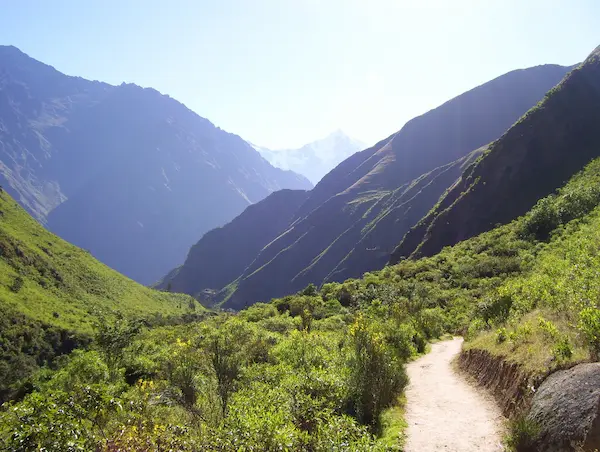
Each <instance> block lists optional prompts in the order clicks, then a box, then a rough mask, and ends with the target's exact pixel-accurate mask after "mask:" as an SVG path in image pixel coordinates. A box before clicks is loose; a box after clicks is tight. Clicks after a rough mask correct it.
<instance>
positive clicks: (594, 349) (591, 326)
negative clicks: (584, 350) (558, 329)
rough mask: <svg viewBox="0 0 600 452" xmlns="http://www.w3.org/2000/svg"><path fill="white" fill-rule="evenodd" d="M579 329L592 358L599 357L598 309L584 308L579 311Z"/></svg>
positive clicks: (599, 320)
mask: <svg viewBox="0 0 600 452" xmlns="http://www.w3.org/2000/svg"><path fill="white" fill-rule="evenodd" d="M578 327H579V330H580V331H581V332H582V333H583V335H584V336H585V338H586V340H587V342H588V344H589V347H590V354H591V356H592V359H594V360H596V361H597V360H599V359H600V309H598V308H585V309H583V310H582V311H581V312H580V313H579V325H578Z"/></svg>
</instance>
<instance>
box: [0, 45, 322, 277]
mask: <svg viewBox="0 0 600 452" xmlns="http://www.w3.org/2000/svg"><path fill="white" fill-rule="evenodd" d="M0 184H2V185H4V187H5V188H6V189H7V191H8V192H9V193H10V194H11V195H13V196H14V197H15V198H16V199H17V200H18V201H19V202H20V203H21V204H22V205H23V206H24V207H25V208H27V209H28V210H29V211H30V212H31V213H32V214H33V215H34V216H35V217H36V218H37V219H38V220H39V221H41V222H43V223H45V224H46V225H47V227H48V228H49V229H50V230H52V231H53V232H55V233H57V234H59V235H61V236H62V237H63V238H65V239H66V240H68V241H70V242H72V243H74V244H76V245H78V246H81V247H83V248H86V249H88V250H90V251H91V252H92V253H93V254H94V255H95V256H96V257H97V258H99V259H100V260H102V261H103V262H105V263H106V264H108V265H110V266H111V267H113V268H115V269H117V270H119V271H121V272H122V273H124V274H126V275H127V276H130V277H132V278H134V279H136V280H138V281H140V282H143V283H152V282H154V281H156V280H158V279H159V278H160V277H161V276H163V275H164V274H165V273H166V272H167V271H169V270H170V269H172V268H173V267H175V266H176V265H178V264H180V263H181V262H183V260H184V258H185V255H186V253H187V251H188V250H189V248H190V246H191V245H192V244H193V243H195V241H197V239H198V237H199V236H202V234H203V233H204V232H206V231H209V230H210V229H212V228H214V227H217V226H219V225H221V224H224V223H226V222H227V221H229V220H231V219H232V218H234V217H235V216H236V215H238V214H239V213H241V212H242V211H243V210H244V209H245V208H246V207H248V206H249V205H250V204H252V203H254V202H258V201H260V200H261V199H263V198H265V197H266V196H268V195H269V194H270V193H271V192H273V191H276V190H280V189H283V188H294V189H309V188H311V184H310V182H309V181H308V180H306V179H305V178H304V177H302V176H299V175H297V174H295V173H293V172H291V171H283V170H281V169H278V168H274V167H273V166H272V165H270V164H269V163H268V162H267V161H266V160H264V159H263V158H262V157H261V156H260V154H259V153H258V152H257V151H256V150H254V149H253V148H252V147H251V146H250V145H248V144H247V143H246V142H245V141H244V140H243V139H241V138H240V137H238V136H237V135H233V134H230V133H227V132H225V131H223V130H221V129H219V128H217V127H215V126H214V125H213V124H212V123H211V122H210V121H208V120H206V119H204V118H201V117H200V116H198V115H196V114H195V113H194V112H192V111H190V110H189V109H187V108H186V107H185V106H184V105H182V104H181V103H179V102H177V101H175V100H174V99H171V98H170V97H168V96H165V95H162V94H160V93H159V92H157V91H155V90H152V89H143V88H140V87H138V86H136V85H126V84H123V85H121V86H111V85H108V84H105V83H100V82H92V81H88V80H84V79H82V78H77V77H69V76H65V75H64V74H61V73H60V72H58V71H56V70H55V69H54V68H52V67H50V66H47V65H44V64H42V63H40V62H38V61H36V60H34V59H32V58H29V57H28V56H27V55H25V54H23V53H22V52H20V51H19V50H18V49H16V48H14V47H0Z"/></svg>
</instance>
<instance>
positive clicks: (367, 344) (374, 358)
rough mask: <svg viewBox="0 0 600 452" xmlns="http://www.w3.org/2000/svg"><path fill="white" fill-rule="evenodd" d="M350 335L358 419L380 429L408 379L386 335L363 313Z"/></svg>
mask: <svg viewBox="0 0 600 452" xmlns="http://www.w3.org/2000/svg"><path fill="white" fill-rule="evenodd" d="M350 336H351V338H352V343H353V348H354V350H353V354H352V358H351V362H350V370H351V380H350V381H351V383H350V384H351V388H352V389H351V390H352V393H353V399H354V409H355V412H356V416H357V418H358V420H359V421H360V422H362V423H363V424H365V425H369V426H371V427H372V428H374V429H375V430H377V428H378V427H379V420H380V415H381V413H382V411H383V410H384V409H385V408H387V407H388V406H390V405H391V404H392V403H394V401H395V400H396V398H397V396H398V395H399V394H400V392H401V391H402V390H403V389H404V387H405V386H406V384H407V383H408V377H407V376H406V373H405V370H404V367H403V366H402V364H401V363H400V362H398V360H397V359H396V358H395V356H394V353H393V351H392V350H391V349H390V347H389V346H387V345H386V343H385V338H384V336H383V334H382V333H381V332H379V331H377V328H376V327H375V326H374V325H373V324H372V323H371V322H369V321H368V320H367V319H365V318H364V317H363V316H362V314H360V313H359V314H358V316H357V318H356V321H355V322H354V324H353V325H352V326H351V327H350Z"/></svg>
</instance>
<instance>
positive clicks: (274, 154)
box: [255, 130, 367, 184]
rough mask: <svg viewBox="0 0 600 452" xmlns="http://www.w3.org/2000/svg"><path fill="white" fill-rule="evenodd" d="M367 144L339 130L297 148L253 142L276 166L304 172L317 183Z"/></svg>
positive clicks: (300, 172) (303, 173)
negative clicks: (263, 145) (275, 146)
mask: <svg viewBox="0 0 600 452" xmlns="http://www.w3.org/2000/svg"><path fill="white" fill-rule="evenodd" d="M366 147H367V146H366V145H365V144H364V143H361V142H360V141H358V140H354V139H352V138H350V137H349V136H348V135H346V134H345V133H344V132H342V131H341V130H336V131H335V132H333V133H331V134H329V135H328V136H327V137H325V138H323V139H322V140H317V141H314V142H312V143H309V144H306V145H304V146H302V147H301V148H299V149H284V150H275V151H273V150H271V149H267V148H262V147H259V146H255V149H256V150H257V151H258V152H260V154H261V155H262V156H263V157H264V158H266V159H267V160H268V161H269V162H271V164H273V165H274V166H276V167H277V168H282V169H287V170H291V171H294V172H296V173H299V174H302V175H304V176H306V177H307V178H308V179H309V180H310V181H311V182H312V183H313V184H317V183H318V182H319V181H320V180H321V179H322V178H323V176H325V174H327V173H328V172H329V171H331V170H332V169H333V168H335V167H336V166H337V165H339V164H340V163H341V162H342V161H344V160H345V159H347V158H348V157H350V156H351V155H352V154H354V153H355V152H358V151H360V150H361V149H365V148H366Z"/></svg>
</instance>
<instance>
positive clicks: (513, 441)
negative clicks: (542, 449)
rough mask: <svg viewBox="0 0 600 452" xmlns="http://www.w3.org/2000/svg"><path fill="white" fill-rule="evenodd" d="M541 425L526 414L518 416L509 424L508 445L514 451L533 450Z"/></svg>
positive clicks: (528, 451) (529, 451)
mask: <svg viewBox="0 0 600 452" xmlns="http://www.w3.org/2000/svg"><path fill="white" fill-rule="evenodd" d="M539 433H540V427H539V426H538V425H537V424H536V423H535V422H534V421H532V420H530V419H527V417H525V416H522V415H521V416H517V417H516V418H515V419H513V420H512V421H511V422H510V424H509V432H508V435H507V437H506V445H507V446H508V448H509V450H511V451H514V452H533V451H534V450H536V449H535V442H536V440H537V438H538V436H539Z"/></svg>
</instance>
